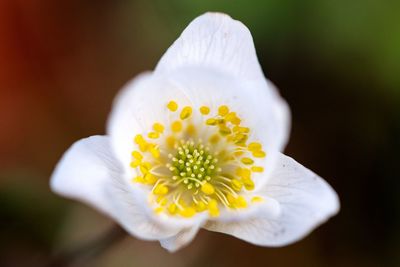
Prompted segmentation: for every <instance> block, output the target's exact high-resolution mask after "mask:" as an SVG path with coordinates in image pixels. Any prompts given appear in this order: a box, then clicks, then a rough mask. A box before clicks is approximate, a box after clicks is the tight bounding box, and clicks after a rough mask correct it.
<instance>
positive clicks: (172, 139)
mask: <svg viewBox="0 0 400 267" xmlns="http://www.w3.org/2000/svg"><path fill="white" fill-rule="evenodd" d="M175 141H176V140H175V137H173V136H168V137H167V139H166V142H167V145H168V147H169V148H170V149H171V148H173V147H174V146H175Z"/></svg>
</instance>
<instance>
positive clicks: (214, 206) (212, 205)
mask: <svg viewBox="0 0 400 267" xmlns="http://www.w3.org/2000/svg"><path fill="white" fill-rule="evenodd" d="M208 212H209V213H210V215H211V216H212V217H217V216H219V209H218V202H217V201H216V200H215V199H211V200H210V202H208Z"/></svg>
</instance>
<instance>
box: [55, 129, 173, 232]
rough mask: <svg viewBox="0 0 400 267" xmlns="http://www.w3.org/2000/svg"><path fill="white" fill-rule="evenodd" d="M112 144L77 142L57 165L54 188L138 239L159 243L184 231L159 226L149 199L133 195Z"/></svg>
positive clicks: (93, 139)
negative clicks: (150, 212)
mask: <svg viewBox="0 0 400 267" xmlns="http://www.w3.org/2000/svg"><path fill="white" fill-rule="evenodd" d="M109 143H110V142H109V138H108V137H105V136H92V137H89V138H86V139H82V140H80V141H78V142H76V143H75V144H74V145H73V146H72V147H71V148H70V149H69V150H68V151H67V152H66V153H65V154H64V156H63V157H62V159H61V160H60V162H59V163H58V165H57V167H56V169H55V171H54V173H53V175H52V177H51V182H50V185H51V189H52V190H53V191H54V192H56V193H58V194H60V195H63V196H65V197H69V198H73V199H77V200H80V201H83V202H85V203H87V204H89V205H91V206H93V207H95V208H97V209H99V210H100V211H102V212H104V213H105V214H107V215H109V216H111V217H113V218H114V219H115V220H116V221H118V222H119V223H120V224H121V225H122V226H123V227H124V228H125V229H126V230H127V231H128V232H130V233H131V234H132V235H135V236H137V237H139V238H142V239H150V240H158V239H160V238H166V237H169V236H171V235H174V234H176V233H177V232H179V231H180V230H181V228H179V227H174V225H171V226H166V225H162V224H159V223H157V222H156V221H154V220H151V219H150V217H149V216H147V214H146V213H145V212H144V205H146V203H144V202H145V201H146V198H145V197H144V196H142V195H140V194H139V193H140V192H132V189H131V188H130V187H129V186H127V185H126V183H125V180H124V179H121V178H122V176H123V175H124V174H123V171H122V168H121V165H120V163H119V162H118V161H117V160H116V159H115V158H114V156H113V153H112V151H111V149H110V144H109Z"/></svg>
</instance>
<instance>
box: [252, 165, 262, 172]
mask: <svg viewBox="0 0 400 267" xmlns="http://www.w3.org/2000/svg"><path fill="white" fill-rule="evenodd" d="M251 171H253V172H263V171H264V168H263V167H261V166H253V167H251Z"/></svg>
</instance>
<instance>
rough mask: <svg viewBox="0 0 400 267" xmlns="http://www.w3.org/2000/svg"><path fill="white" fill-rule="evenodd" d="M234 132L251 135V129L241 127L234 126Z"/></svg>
mask: <svg viewBox="0 0 400 267" xmlns="http://www.w3.org/2000/svg"><path fill="white" fill-rule="evenodd" d="M233 131H234V132H235V133H249V132H250V128H248V127H241V126H234V127H233Z"/></svg>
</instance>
